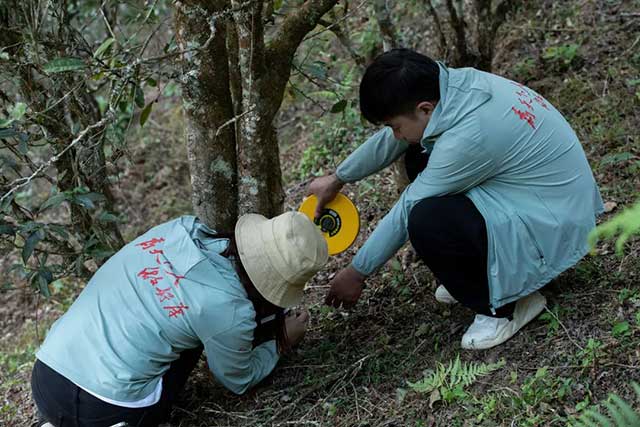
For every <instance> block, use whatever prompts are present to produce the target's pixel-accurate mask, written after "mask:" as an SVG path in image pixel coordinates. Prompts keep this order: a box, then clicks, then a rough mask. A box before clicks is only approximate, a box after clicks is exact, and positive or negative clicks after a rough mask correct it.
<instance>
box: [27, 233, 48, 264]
mask: <svg viewBox="0 0 640 427" xmlns="http://www.w3.org/2000/svg"><path fill="white" fill-rule="evenodd" d="M42 239H44V230H42V229H41V228H38V229H37V230H36V231H34V232H33V233H31V234H30V235H29V237H27V240H25V242H24V247H23V248H22V260H23V261H24V263H25V264H26V263H27V261H28V260H29V258H30V257H31V254H32V253H33V250H34V249H35V247H36V245H37V244H38V242H40V240H42Z"/></svg>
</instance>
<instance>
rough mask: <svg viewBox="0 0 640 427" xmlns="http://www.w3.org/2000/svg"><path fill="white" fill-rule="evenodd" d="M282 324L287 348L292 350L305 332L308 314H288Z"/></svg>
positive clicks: (306, 312) (304, 312) (305, 312)
mask: <svg viewBox="0 0 640 427" xmlns="http://www.w3.org/2000/svg"><path fill="white" fill-rule="evenodd" d="M284 324H285V327H286V329H287V345H288V346H289V348H293V347H294V346H296V345H297V344H298V343H299V342H300V341H302V338H303V337H304V334H305V332H306V331H307V326H308V325H309V312H308V311H306V310H304V311H303V312H302V313H300V314H295V313H293V314H290V315H289V316H287V317H286V318H285V319H284Z"/></svg>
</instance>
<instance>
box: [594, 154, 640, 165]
mask: <svg viewBox="0 0 640 427" xmlns="http://www.w3.org/2000/svg"><path fill="white" fill-rule="evenodd" d="M634 157H635V156H634V155H633V153H630V152H628V151H624V152H622V153H611V154H607V155H606V156H604V157H603V158H602V160H600V164H601V165H603V166H604V165H610V164H617V163H622V162H626V161H629V160H631V159H633V158H634Z"/></svg>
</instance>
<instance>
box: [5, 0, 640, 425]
mask: <svg viewBox="0 0 640 427" xmlns="http://www.w3.org/2000/svg"><path fill="white" fill-rule="evenodd" d="M399 3H401V2H399ZM528 3H530V4H529V5H528V6H527V8H526V9H524V10H521V11H520V13H518V14H517V16H515V17H514V19H513V20H511V21H509V23H508V24H507V25H506V27H505V29H504V34H503V36H501V40H500V43H499V46H498V49H497V56H496V60H495V70H494V71H495V72H496V73H498V74H502V75H505V76H507V77H509V78H513V79H515V80H518V81H520V82H523V83H525V84H527V85H528V86H530V87H532V88H533V89H535V90H536V91H538V92H539V93H541V94H543V95H544V96H545V97H546V98H547V99H548V100H549V101H550V102H551V103H553V104H554V105H555V106H556V107H557V108H558V109H559V110H560V111H561V112H563V113H564V114H565V115H566V117H567V119H568V120H569V121H570V123H571V124H572V125H573V127H574V129H575V130H576V132H577V134H578V136H579V137H580V139H581V141H582V143H583V146H584V148H585V151H586V153H587V157H588V159H589V161H590V164H591V165H592V168H593V170H594V174H595V177H596V180H597V182H598V183H599V185H600V190H601V192H602V195H603V198H604V200H605V202H607V210H608V212H607V213H606V214H605V215H603V217H601V218H600V221H602V220H605V219H606V218H608V217H609V216H610V215H612V214H615V213H616V212H619V211H620V210H621V208H622V207H623V206H628V205H630V204H631V203H632V202H633V201H634V200H635V199H637V198H638V196H639V195H640V190H639V189H640V17H639V16H638V13H637V11H638V10H639V9H640V4H639V2H638V1H605V0H602V1H567V2H551V1H536V2H528ZM413 8H414V9H415V8H416V6H415V5H414V6H413ZM414 9H412V10H414ZM396 12H397V11H396ZM413 13H414V15H411V14H409V15H411V16H414V18H415V16H418V18H415V19H416V20H417V19H419V14H418V12H415V10H414V12H413ZM419 13H424V16H426V12H424V11H419ZM411 16H409V17H408V18H407V19H411ZM424 16H423V19H424ZM416 31H417V30H416ZM406 34H407V35H408V36H411V34H410V31H407V33H406ZM418 35H419V34H418ZM413 36H414V39H415V40H420V38H419V37H418V38H416V37H415V34H413ZM573 46H575V48H574V47H573ZM413 47H415V48H417V49H418V50H422V51H425V49H421V46H420V44H419V43H413ZM177 101H178V98H176V99H170V100H169V101H168V102H167V105H166V108H165V110H164V111H163V112H162V113H154V114H157V115H155V116H152V119H151V120H150V121H149V124H148V125H147V128H145V131H146V132H145V133H144V134H142V133H141V134H140V135H139V138H138V139H137V140H136V142H134V143H132V145H131V152H130V153H129V159H130V161H129V163H128V166H127V169H126V171H125V173H124V175H123V176H122V177H121V178H120V181H119V183H118V188H117V194H116V196H117V197H118V200H120V203H121V207H122V210H123V211H124V212H125V213H126V214H127V216H128V221H127V224H125V228H124V230H125V234H126V239H127V240H130V239H132V238H133V237H135V236H136V235H138V234H140V233H142V232H144V231H145V230H146V229H148V228H150V227H151V226H153V225H155V224H158V223H160V222H162V221H165V220H168V219H170V218H173V217H175V216H177V215H180V214H183V213H189V212H190V200H189V195H190V191H189V173H188V165H187V161H186V153H185V149H184V144H183V143H182V120H183V119H182V115H181V111H180V107H179V103H178V102H177ZM159 110H160V109H158V110H157V111H159ZM337 116H339V115H336V117H337ZM325 119H326V117H325V118H322V117H321V116H320V112H319V111H318V109H317V108H315V107H313V106H309V105H307V104H304V103H303V104H300V103H293V102H288V103H287V104H286V105H285V106H284V107H283V114H282V118H281V122H282V127H281V130H280V132H281V140H282V141H283V143H282V149H281V153H282V169H283V171H286V172H285V180H286V184H287V208H288V209H295V208H296V206H297V205H298V204H299V202H300V201H301V200H302V197H303V195H304V188H305V185H306V183H307V182H308V179H305V173H308V172H310V171H311V172H313V171H315V172H318V171H319V169H321V168H320V166H323V169H324V170H325V171H326V170H330V169H331V168H332V164H334V163H335V160H336V158H335V156H338V157H339V155H340V154H341V153H343V151H342V150H343V148H345V149H350V147H351V148H352V147H353V146H355V145H357V144H358V143H360V142H362V139H360V136H361V135H364V134H365V133H364V132H365V131H368V129H359V130H358V131H357V132H355V131H353V132H352V131H351V129H349V125H350V122H348V121H346V122H345V120H344V116H342V120H341V121H340V120H334V122H333V123H329V125H330V127H325V128H323V129H321V133H322V132H324V135H325V136H324V138H325V139H326V138H331V137H333V136H335V135H337V134H339V133H340V132H342V133H340V135H343V136H344V133H345V129H347V130H348V131H347V132H346V133H347V136H346V137H345V138H346V140H348V141H349V143H350V144H351V146H347V147H338V148H336V149H335V152H330V153H328V154H327V151H326V150H322V149H318V148H317V147H318V145H319V144H320V143H321V142H322V141H321V140H319V139H318V137H317V135H318V128H317V123H319V122H322V120H325ZM326 120H329V119H326ZM355 122H356V123H357V126H360V127H361V124H360V123H359V121H357V120H356V121H355ZM322 123H324V124H327V123H328V122H322ZM351 124H353V123H351ZM356 137H357V138H356ZM320 139H322V138H320ZM287 141H288V142H287ZM334 148H335V147H334ZM301 159H302V161H301ZM314 164H316V166H318V165H319V166H318V167H316V166H310V165H314ZM309 168H310V170H309ZM345 191H346V192H347V193H348V194H349V195H350V196H351V197H352V198H353V199H354V200H355V202H356V204H357V206H358V207H359V209H360V211H361V218H362V224H361V233H360V236H359V238H358V242H357V244H356V245H355V246H354V247H358V246H359V245H360V244H361V243H362V242H363V241H364V239H365V238H366V236H367V235H368V234H369V233H370V231H371V230H372V229H373V228H374V227H375V224H376V223H377V221H379V220H380V219H381V218H382V216H383V215H384V213H385V212H386V211H387V210H388V209H389V208H390V207H391V206H392V204H393V202H394V201H395V199H396V197H397V190H396V189H395V186H394V181H393V178H392V176H391V174H390V173H389V172H388V171H387V172H383V173H380V174H378V175H376V176H372V177H370V178H367V179H366V180H364V181H362V182H361V183H359V184H357V185H351V186H347V187H346V188H345ZM354 253H355V248H352V249H350V250H349V251H347V252H346V253H344V254H341V255H340V256H337V257H333V258H332V259H331V261H330V264H329V266H328V268H327V269H325V270H324V271H323V272H321V273H319V274H318V275H317V276H316V277H315V278H314V280H313V281H312V282H311V283H310V286H309V290H308V292H307V294H306V296H305V301H304V305H305V306H306V308H307V309H308V310H310V312H311V316H312V320H311V325H310V329H309V331H308V333H307V336H306V338H305V340H304V342H303V343H302V344H301V345H300V346H299V347H298V348H297V349H296V350H295V351H294V352H293V353H292V354H290V355H287V356H285V357H283V358H282V360H281V362H280V363H279V365H278V367H277V368H276V369H275V371H274V372H273V374H272V375H270V376H269V377H268V379H267V380H265V381H264V382H263V383H262V384H261V385H260V386H258V387H257V388H256V389H255V390H253V391H251V392H250V393H248V394H246V395H244V396H240V397H238V396H234V395H232V394H231V393H229V392H227V391H225V390H224V389H223V388H222V387H221V386H219V385H217V384H216V383H215V382H214V381H211V377H210V375H209V373H208V371H207V368H206V364H205V362H204V361H202V363H201V365H200V366H199V367H198V369H197V370H196V373H195V374H194V378H192V380H191V381H190V382H189V384H188V386H187V390H186V392H185V395H184V400H183V401H181V402H180V403H179V405H178V407H177V408H176V409H175V411H174V413H173V418H172V425H174V426H213V425H215V426H254V425H255V426H258V425H274V426H275V425H277V426H290V425H291V426H293V425H301V426H302V425H309V426H334V425H335V426H389V427H390V426H415V427H419V426H473V425H481V426H521V427H522V426H552V425H566V424H567V423H570V422H571V420H572V419H573V417H575V416H577V415H579V414H580V413H582V412H583V411H585V410H586V409H589V408H593V407H594V405H596V404H598V403H601V402H602V401H604V400H606V399H607V396H608V395H609V394H610V393H615V394H617V395H619V396H621V397H622V398H623V399H625V400H627V401H628V402H629V403H633V402H638V399H640V396H636V395H635V393H634V391H633V388H632V382H634V381H636V382H640V286H639V282H640V256H639V255H640V241H639V239H637V238H635V239H632V240H631V242H630V243H628V244H627V246H626V247H625V253H624V255H623V256H622V257H619V256H617V255H615V254H614V250H613V244H612V243H609V242H607V243H600V244H599V245H598V246H597V248H596V250H595V253H594V254H592V255H589V256H587V257H585V258H584V259H583V260H582V261H581V262H579V263H578V264H577V265H576V266H575V267H574V268H572V269H570V270H568V271H566V272H565V273H563V274H562V275H560V276H559V277H558V278H556V279H555V280H554V281H552V282H551V283H550V284H548V285H547V286H546V287H545V288H544V289H543V290H542V292H543V294H544V295H545V296H546V298H547V301H548V310H546V311H545V312H544V313H543V314H542V315H541V316H540V317H539V318H538V319H536V320H535V321H533V322H532V323H530V324H529V325H528V326H527V327H525V328H524V329H523V330H522V331H521V332H520V333H519V334H517V335H516V336H515V337H514V338H513V339H511V340H510V341H508V342H507V343H505V344H503V345H501V346H498V347H497V348H494V349H490V350H486V351H466V350H462V349H461V348H460V338H461V336H462V334H463V333H464V331H465V329H466V327H467V325H469V324H470V322H471V321H472V318H473V315H472V313H471V312H470V311H468V310H466V309H464V308H462V307H460V306H444V305H441V304H438V303H437V302H436V301H435V299H434V297H433V292H434V290H435V281H434V279H433V277H432V275H431V274H430V272H429V271H428V270H427V268H426V267H425V266H424V265H423V264H421V263H420V262H419V261H417V260H416V258H415V256H414V255H413V253H412V250H411V249H410V248H409V247H405V248H404V249H403V250H402V251H401V252H400V253H399V254H398V256H397V257H396V258H395V259H394V260H393V261H391V262H390V263H389V264H388V265H387V266H386V267H385V268H384V269H383V270H382V271H381V272H379V273H378V274H377V275H375V276H374V277H372V278H371V279H369V281H368V287H367V289H366V290H365V292H364V294H363V296H362V298H361V300H360V302H359V303H358V305H357V306H356V308H355V309H353V310H351V311H342V310H334V309H330V308H328V307H326V306H324V305H323V304H322V301H323V299H324V295H325V293H326V291H327V288H328V287H327V283H328V280H329V279H330V278H331V277H332V275H333V274H335V272H336V271H338V270H339V269H340V268H342V267H344V266H346V265H347V264H348V262H349V260H350V259H351V257H352V256H353V254H354ZM8 261H9V260H3V263H5V264H8ZM0 268H2V264H0ZM81 287H82V286H81V285H80V284H78V283H75V282H73V281H62V282H56V284H55V286H54V287H53V289H52V292H53V296H52V297H51V298H50V299H49V300H46V301H45V300H44V299H43V298H39V297H37V296H35V294H34V292H33V291H32V290H31V289H30V288H28V287H27V286H26V285H25V286H23V285H21V284H19V283H16V284H15V286H14V287H13V288H11V289H6V290H4V291H3V292H0V396H1V400H0V424H1V425H6V426H29V425H32V424H33V422H34V407H33V404H32V402H31V396H30V387H29V377H30V369H31V366H32V364H33V360H34V352H35V350H36V349H37V346H38V345H39V343H40V342H41V341H42V339H43V337H44V335H45V332H46V330H47V328H48V327H49V326H50V324H51V323H52V322H53V321H54V320H55V319H56V318H57V317H58V316H60V315H61V314H62V313H63V312H64V311H65V310H66V309H67V308H68V307H69V305H70V304H71V303H72V301H73V299H74V297H75V296H76V295H77V293H78V292H79V291H80V290H81ZM457 358H459V359H460V361H461V362H462V363H463V365H464V366H470V365H469V364H471V363H476V364H478V365H477V366H479V367H481V368H482V367H487V364H491V363H497V365H496V366H494V367H493V368H495V369H494V370H493V371H492V372H489V373H487V374H486V375H485V376H483V377H480V378H476V379H474V381H472V383H471V384H469V385H460V384H455V383H451V381H450V380H448V381H443V382H441V383H440V384H439V387H437V388H436V391H430V392H428V393H419V392H417V391H414V390H413V389H412V388H411V387H410V386H409V384H408V382H416V381H419V380H421V379H422V378H423V376H424V375H425V373H426V374H429V373H430V372H432V371H434V370H436V369H437V368H438V367H439V366H444V367H446V366H448V365H449V364H450V363H453V362H455V361H456V360H457ZM636 407H637V404H636ZM600 408H601V410H603V409H604V408H603V407H602V405H600ZM605 412H606V411H605Z"/></svg>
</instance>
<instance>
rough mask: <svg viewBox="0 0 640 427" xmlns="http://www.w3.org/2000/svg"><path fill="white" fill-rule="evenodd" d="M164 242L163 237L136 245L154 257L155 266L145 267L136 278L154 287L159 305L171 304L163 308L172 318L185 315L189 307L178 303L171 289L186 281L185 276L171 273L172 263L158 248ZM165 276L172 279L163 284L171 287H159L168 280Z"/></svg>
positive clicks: (151, 259) (152, 258)
mask: <svg viewBox="0 0 640 427" xmlns="http://www.w3.org/2000/svg"><path fill="white" fill-rule="evenodd" d="M164 241H165V239H164V238H163V237H160V238H157V237H153V238H151V239H150V240H146V241H144V242H140V243H137V244H136V245H135V246H139V247H140V248H141V250H143V251H145V252H147V253H148V254H149V255H152V257H151V258H150V262H153V263H154V264H155V265H151V266H149V267H144V268H143V269H142V270H140V271H139V272H138V274H137V275H136V276H137V277H138V278H140V279H141V280H142V281H144V282H146V283H149V284H150V285H151V286H153V289H154V291H155V293H154V296H155V297H156V299H157V301H158V303H159V304H170V305H162V308H163V309H164V310H166V313H167V316H168V317H170V318H172V317H178V316H182V315H184V314H185V310H188V309H189V306H187V305H184V304H183V303H182V302H181V301H178V299H177V298H176V295H175V293H174V289H173V288H172V287H171V284H173V286H174V287H176V288H177V287H178V286H179V285H180V281H181V280H182V279H184V278H185V276H180V275H178V274H176V273H174V272H173V271H171V267H172V266H171V263H170V262H169V261H167V260H166V259H165V258H164V252H163V250H162V249H160V248H159V247H158V245H159V244H161V243H164ZM167 266H168V268H167ZM161 267H162V268H161ZM165 275H166V276H170V277H168V278H167V281H166V283H165V282H163V284H167V285H169V286H168V287H161V286H158V284H159V283H160V281H162V280H163V279H165V278H166V276H165Z"/></svg>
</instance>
